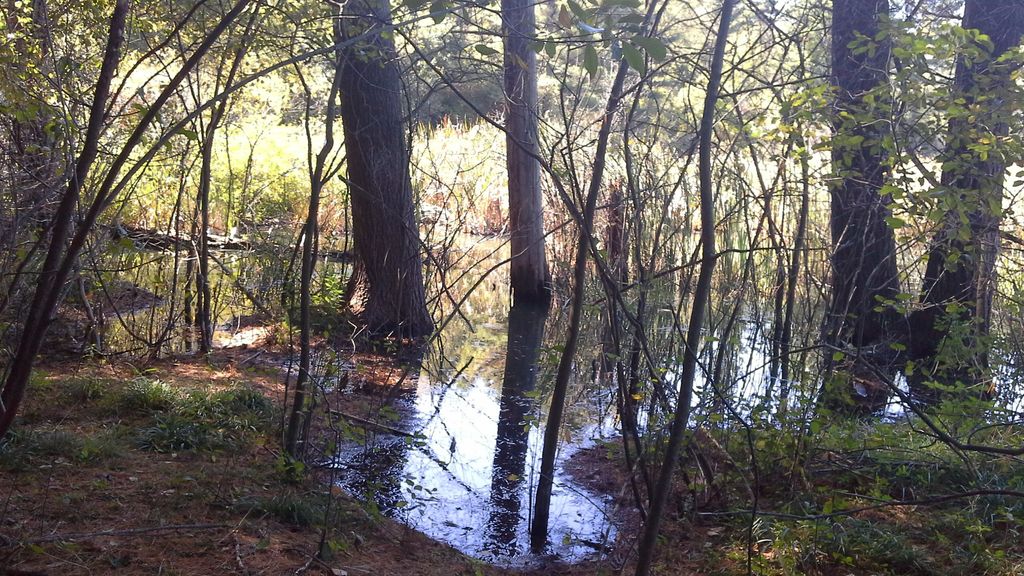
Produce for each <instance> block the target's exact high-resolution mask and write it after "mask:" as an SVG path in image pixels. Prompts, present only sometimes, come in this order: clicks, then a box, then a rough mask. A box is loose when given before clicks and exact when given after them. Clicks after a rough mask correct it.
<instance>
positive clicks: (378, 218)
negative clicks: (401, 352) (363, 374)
mask: <svg viewBox="0 0 1024 576" xmlns="http://www.w3.org/2000/svg"><path fill="white" fill-rule="evenodd" d="M390 22H391V10H390V6H389V4H388V2H387V0H351V1H350V2H347V3H345V4H344V7H343V9H342V16H341V27H342V36H343V39H344V40H351V39H353V38H355V37H357V36H360V35H361V34H364V33H366V32H367V31H370V30H372V29H373V28H377V29H378V30H379V31H378V33H373V34H369V35H367V36H366V37H365V38H364V39H362V40H361V41H359V42H355V43H353V44H349V45H347V46H346V47H345V48H344V53H345V54H344V63H343V64H342V67H341V119H342V124H343V126H344V130H345V149H346V152H347V156H346V157H347V162H348V185H349V188H350V194H349V196H350V198H351V204H352V233H353V236H354V239H355V252H356V255H357V258H358V265H357V266H355V268H354V270H353V280H352V282H351V283H350V287H351V289H350V290H349V302H350V305H351V307H352V310H353V311H355V312H356V313H358V314H359V315H360V316H361V317H362V320H363V321H364V322H365V323H366V325H367V328H368V329H369V330H370V331H371V332H373V333H377V334H386V333H391V332H393V333H396V334H398V335H401V336H410V337H412V336H421V335H424V334H427V333H429V332H430V331H431V330H433V327H434V324H433V321H432V320H431V318H430V314H429V313H428V312H427V306H426V297H425V295H424V290H423V272H422V263H421V261H420V243H419V230H418V229H417V227H416V218H415V215H414V213H413V200H412V181H411V180H410V177H409V151H408V150H407V148H406V139H405V130H404V126H403V121H402V118H403V115H402V101H401V94H402V83H401V80H400V78H399V70H398V64H397V63H396V62H395V57H396V56H395V47H394V43H393V42H392V41H391V39H390V38H391V36H390V35H389V34H388V35H385V34H384V32H386V31H387V28H386V26H387V25H389V24H390Z"/></svg>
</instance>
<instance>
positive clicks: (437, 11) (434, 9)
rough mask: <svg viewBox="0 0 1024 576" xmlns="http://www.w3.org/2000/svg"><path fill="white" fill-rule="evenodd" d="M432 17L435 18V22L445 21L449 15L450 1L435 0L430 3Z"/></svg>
mask: <svg viewBox="0 0 1024 576" xmlns="http://www.w3.org/2000/svg"><path fill="white" fill-rule="evenodd" d="M430 12H431V18H433V20H434V24H440V23H441V22H444V19H445V17H446V16H448V3H447V2H444V1H443V0H441V1H438V2H434V3H433V4H431V5H430Z"/></svg>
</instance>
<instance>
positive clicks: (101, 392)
mask: <svg viewBox="0 0 1024 576" xmlns="http://www.w3.org/2000/svg"><path fill="white" fill-rule="evenodd" d="M65 390H66V394H67V396H68V399H69V400H71V401H72V402H75V403H83V402H92V401H94V400H99V399H101V398H103V397H104V396H105V395H106V392H107V385H106V383H105V382H103V381H100V380H94V379H91V378H90V379H76V380H72V381H70V382H68V383H67V385H66V389H65Z"/></svg>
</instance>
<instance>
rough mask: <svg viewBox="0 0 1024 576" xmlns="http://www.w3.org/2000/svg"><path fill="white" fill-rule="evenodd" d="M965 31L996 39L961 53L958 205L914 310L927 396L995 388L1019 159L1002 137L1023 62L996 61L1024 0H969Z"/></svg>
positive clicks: (952, 133) (952, 148)
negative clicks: (1013, 178) (992, 375)
mask: <svg viewBox="0 0 1024 576" xmlns="http://www.w3.org/2000/svg"><path fill="white" fill-rule="evenodd" d="M963 28H965V29H968V30H978V31H980V32H981V33H982V34H984V35H986V36H988V38H989V39H990V40H991V43H992V44H991V50H990V49H989V47H988V46H986V45H985V44H984V43H981V42H976V43H975V45H974V46H972V47H971V50H972V51H973V52H974V54H973V56H972V57H971V58H969V59H967V58H964V57H963V56H961V57H960V58H959V60H958V61H957V65H956V77H955V79H954V81H953V84H954V86H953V87H954V92H955V93H956V95H957V96H959V97H960V98H963V100H964V102H965V104H964V105H962V106H959V107H958V108H957V109H956V110H952V111H951V112H950V117H949V136H948V139H947V143H946V151H945V154H944V157H943V164H942V166H943V172H942V180H941V184H942V187H943V190H942V191H943V192H944V194H946V195H947V196H948V197H950V198H952V199H953V201H952V202H950V203H949V204H950V205H952V206H953V208H952V209H950V210H949V211H948V212H947V213H946V215H945V218H944V219H943V222H942V223H941V228H940V229H939V230H938V232H937V233H936V235H935V238H934V239H933V241H932V246H931V249H930V251H929V254H928V266H927V269H926V271H925V277H924V283H923V285H922V288H923V290H922V295H921V304H922V309H921V310H918V311H917V312H915V313H914V314H913V315H912V316H911V326H912V327H913V330H912V331H911V332H910V338H909V344H910V346H909V348H910V356H911V359H912V360H913V361H914V362H915V365H916V370H915V372H914V375H913V377H912V378H911V389H912V392H913V393H914V395H915V396H916V397H917V398H918V399H920V400H922V401H924V402H931V401H934V400H936V399H938V397H939V394H938V392H937V391H936V390H935V389H934V387H933V386H930V385H929V383H931V382H937V383H940V384H942V385H943V386H955V387H958V388H964V387H972V388H977V389H978V391H979V392H982V393H987V392H988V390H989V383H988V380H989V370H988V355H987V353H986V351H987V348H988V346H989V342H988V335H989V324H990V312H991V310H990V308H991V304H992V296H993V293H994V291H995V288H996V285H995V280H996V279H995V261H996V256H997V254H998V248H999V224H1000V220H1001V218H1002V203H1003V175H1004V173H1005V172H1006V167H1007V164H1009V163H1012V162H1013V159H1012V158H1006V157H1004V156H1003V153H1004V150H1002V149H1001V148H1000V147H999V144H998V141H999V139H1000V138H1001V137H1005V136H1007V134H1008V126H1007V122H1008V120H1009V117H1010V115H1012V114H1014V113H1015V112H1016V111H1017V109H1019V102H1011V98H1008V97H1007V94H1008V91H1009V90H1010V85H1011V83H1012V82H1013V80H1012V79H1011V71H1012V69H1013V67H1012V66H1011V65H1009V64H1000V63H997V62H996V60H997V59H998V58H999V57H1000V56H1002V55H1003V53H1005V52H1006V51H1007V50H1009V49H1011V48H1013V47H1015V46H1017V45H1018V44H1019V43H1020V41H1021V37H1022V35H1024V0H967V2H966V4H965V6H964V18H963ZM986 143H988V144H986Z"/></svg>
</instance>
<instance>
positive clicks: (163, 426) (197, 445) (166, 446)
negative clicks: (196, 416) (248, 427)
mask: <svg viewBox="0 0 1024 576" xmlns="http://www.w3.org/2000/svg"><path fill="white" fill-rule="evenodd" d="M217 440H218V434H217V433H216V431H215V430H212V429H211V427H210V426H209V424H208V423H206V422H202V421H197V420H193V419H191V418H187V417H184V416H182V415H180V414H164V415H160V416H157V417H156V419H155V421H154V423H153V425H152V426H147V427H145V428H143V429H142V430H140V431H139V436H138V439H137V445H138V447H139V448H141V449H143V450H151V451H153V452H174V451H177V450H201V449H206V448H212V447H214V446H216V445H217V444H219V442H218V441H217Z"/></svg>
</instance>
